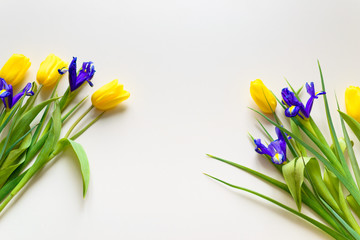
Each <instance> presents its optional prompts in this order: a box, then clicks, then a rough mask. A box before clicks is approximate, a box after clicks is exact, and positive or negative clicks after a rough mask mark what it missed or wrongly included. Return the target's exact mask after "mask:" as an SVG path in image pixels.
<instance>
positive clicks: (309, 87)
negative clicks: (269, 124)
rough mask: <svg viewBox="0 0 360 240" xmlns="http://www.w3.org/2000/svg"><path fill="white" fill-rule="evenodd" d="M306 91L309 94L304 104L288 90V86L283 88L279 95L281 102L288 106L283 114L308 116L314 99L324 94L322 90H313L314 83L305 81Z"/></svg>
mask: <svg viewBox="0 0 360 240" xmlns="http://www.w3.org/2000/svg"><path fill="white" fill-rule="evenodd" d="M306 91H307V93H308V94H309V95H310V97H309V99H308V101H307V102H306V106H304V104H303V103H302V102H300V101H299V99H298V98H297V97H296V96H295V93H293V92H292V91H290V90H289V89H288V88H283V90H282V91H281V95H282V98H283V103H284V104H285V105H286V106H287V107H288V108H287V109H286V110H285V115H286V116H287V117H295V116H296V115H298V116H299V117H301V118H303V119H304V118H305V119H307V118H309V117H310V112H311V109H312V106H313V103H314V100H315V99H317V98H318V96H319V95H322V94H325V92H324V91H320V92H315V87H314V83H313V82H311V83H310V84H309V83H306Z"/></svg>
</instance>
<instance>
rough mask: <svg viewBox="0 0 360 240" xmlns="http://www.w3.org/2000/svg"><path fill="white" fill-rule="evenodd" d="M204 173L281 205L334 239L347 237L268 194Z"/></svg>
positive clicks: (340, 239)
mask: <svg viewBox="0 0 360 240" xmlns="http://www.w3.org/2000/svg"><path fill="white" fill-rule="evenodd" d="M205 175H206V176H208V177H210V178H212V179H214V180H216V181H219V182H221V183H223V184H225V185H227V186H229V187H232V188H236V189H239V190H242V191H245V192H248V193H251V194H254V195H256V196H258V197H260V198H263V199H265V200H267V201H269V202H271V203H274V204H275V205H277V206H279V207H281V208H283V209H285V210H287V211H289V212H291V213H293V214H295V215H297V216H298V217H300V218H302V219H304V220H306V221H308V222H309V223H311V224H313V225H314V226H316V227H318V228H319V229H321V230H323V231H324V232H325V233H327V234H329V235H330V236H332V237H333V238H335V239H339V240H346V239H347V238H346V237H345V236H343V235H342V234H340V233H339V232H337V231H335V230H333V229H331V228H329V227H328V226H326V225H324V224H322V223H320V222H319V221H316V220H315V219H313V218H311V217H309V216H307V215H305V214H302V213H300V212H298V211H296V210H295V209H292V208H290V207H288V206H286V205H284V204H282V203H280V202H278V201H276V200H274V199H272V198H270V197H268V196H265V195H263V194H260V193H258V192H255V191H252V190H250V189H247V188H243V187H239V186H236V185H233V184H230V183H227V182H225V181H223V180H220V179H218V178H216V177H213V176H211V175H208V174H205Z"/></svg>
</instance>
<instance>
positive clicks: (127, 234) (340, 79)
mask: <svg viewBox="0 0 360 240" xmlns="http://www.w3.org/2000/svg"><path fill="white" fill-rule="evenodd" d="M0 18H1V21H0V33H1V34H0V43H1V44H0V65H3V64H4V63H5V61H6V60H7V58H8V57H10V56H11V54H12V53H22V54H25V55H26V56H28V57H29V58H30V59H31V62H32V66H31V68H30V70H29V74H28V78H27V80H28V81H33V80H34V78H35V75H36V71H37V69H38V66H39V64H40V62H41V61H42V60H43V59H44V58H45V57H46V56H47V55H48V54H49V53H55V54H56V55H58V56H60V57H61V58H63V59H64V60H67V61H70V60H71V58H72V56H78V57H79V61H88V60H92V61H94V63H95V66H96V70H97V72H96V75H95V77H94V79H93V82H94V84H95V86H94V88H90V87H85V88H84V90H83V92H82V94H83V95H86V94H91V93H92V92H93V91H94V90H95V89H97V88H99V87H100V86H101V85H103V84H105V83H107V82H109V81H111V80H113V79H115V78H118V79H119V81H120V82H121V83H123V84H125V88H126V89H128V90H129V91H130V92H131V98H130V99H129V100H128V101H126V102H124V104H123V106H122V107H119V108H118V109H117V110H114V111H112V112H108V113H107V114H106V115H105V116H104V117H103V119H102V120H101V121H99V122H98V123H97V124H96V125H94V127H92V128H91V129H90V130H89V131H87V132H86V133H85V134H84V135H83V136H82V137H81V138H79V139H78V141H79V142H80V143H81V144H82V145H83V146H84V147H85V149H86V151H87V154H88V157H89V160H90V164H91V181H90V185H89V191H88V195H87V197H86V198H85V199H83V198H82V183H81V175H80V172H79V167H78V164H77V163H76V161H75V160H74V155H73V154H72V153H71V151H66V152H65V154H63V155H61V156H60V157H59V158H57V160H56V161H55V162H54V163H53V164H51V166H49V167H48V168H46V169H44V170H43V171H42V172H41V173H40V174H39V175H38V176H37V177H36V178H35V179H33V181H31V183H30V184H29V185H28V186H27V187H26V189H25V191H23V192H22V193H21V194H20V195H19V198H16V199H15V201H13V203H12V204H10V205H9V208H7V209H6V210H5V211H4V213H3V214H2V215H1V217H0V236H1V238H4V239H25V238H27V239H130V240H137V239H151V240H152V239H154V240H159V239H207V240H210V239H214V240H217V239H231V240H232V239H265V238H266V239H288V238H289V237H291V239H294V240H295V239H306V238H307V239H327V238H328V237H327V236H326V235H325V234H323V233H321V232H320V231H319V230H317V229H315V228H314V227H313V226H311V225H310V224H308V223H306V222H304V221H302V220H300V219H298V218H297V217H294V216H293V215H290V214H288V213H287V212H285V211H284V210H282V209H279V208H278V207H276V206H274V205H272V204H270V203H268V202H265V201H263V200H261V199H259V198H257V197H254V196H251V195H249V194H247V193H243V192H238V191H234V190H231V189H229V188H227V187H225V186H223V185H221V184H219V183H217V182H215V181H212V180H210V179H209V178H207V177H206V176H204V175H203V174H202V173H203V172H206V173H210V174H212V175H214V176H217V177H219V178H221V179H224V180H226V181H229V182H231V183H234V184H236V185H240V186H244V187H248V188H251V189H255V190H257V191H259V192H261V193H264V194H268V195H270V196H272V197H274V198H275V199H277V200H279V201H281V202H283V203H286V204H289V205H290V206H292V207H294V208H295V205H294V204H293V202H292V200H291V198H290V197H288V196H287V195H285V194H283V193H282V192H280V191H278V190H275V189H274V188H272V187H270V186H269V185H267V184H265V183H263V182H261V181H259V180H257V179H256V178H254V177H252V176H249V175H248V174H246V173H244V172H241V171H240V170H237V169H234V168H232V167H230V166H226V165H225V164H222V163H220V162H217V161H215V160H213V159H209V158H207V157H206V156H205V154H206V153H211V154H213V155H217V156H221V157H223V158H226V159H229V160H232V161H235V162H238V163H241V164H243V165H246V166H249V167H251V168H254V169H256V170H259V171H261V172H265V173H268V174H270V175H272V176H274V177H276V178H278V179H281V176H279V175H278V174H277V173H276V172H275V171H274V170H273V169H272V166H271V165H270V164H268V163H267V162H266V161H265V160H264V159H263V158H261V157H259V156H258V155H257V154H256V153H255V152H254V151H253V145H252V143H251V141H249V138H248V136H247V133H248V132H250V133H252V134H254V136H256V137H261V136H262V135H261V133H260V131H259V129H258V127H257V125H256V122H255V118H258V116H256V115H255V114H253V113H252V112H251V111H250V110H248V109H247V107H248V106H250V107H256V106H255V105H254V104H253V102H252V99H251V97H250V94H249V83H250V81H251V80H254V79H256V78H261V79H262V80H263V81H264V82H265V84H267V85H268V86H269V87H270V88H271V89H272V90H273V91H274V92H276V93H279V92H280V90H281V89H282V87H284V86H285V81H284V77H286V78H287V79H288V80H289V81H291V82H292V83H293V84H294V85H295V86H296V87H300V86H301V85H302V84H303V83H305V82H306V81H314V82H315V85H316V86H317V87H319V74H318V70H317V66H316V60H317V59H319V60H320V61H321V64H322V66H323V70H324V75H325V78H326V81H327V87H328V94H329V98H330V101H331V103H332V106H334V99H335V98H334V91H335V90H336V93H337V95H338V98H339V101H340V105H341V106H343V102H344V100H343V99H344V90H345V88H346V87H347V86H348V85H350V84H353V85H360V47H359V46H360V27H359V26H360V3H359V1H355V0H354V1H329V0H327V1H325V0H324V1H289V0H284V1H278V0H273V1H267V0H263V1H261V0H254V1H244V0H241V1H240V0H218V1H214V0H207V1H206V0H203V1H200V0H179V1H169V0H167V1H166V0H163V1H161V0H153V1H146V0H132V1H129V0H127V1H118V0H113V1H110V0H103V1H94V0H93V1H91V0H88V1H74V0H64V1H45V0H43V1H37V0H33V1H10V0H5V1H4V0H3V1H1V3H0ZM66 81H67V80H66V78H64V79H63V83H62V84H63V86H62V87H63V88H65V87H66V84H67V83H66ZM59 94H61V93H59ZM278 96H279V95H278ZM89 104H90V103H89V102H87V104H86V105H89ZM333 109H334V110H335V108H334V107H333ZM278 110H280V109H278ZM313 112H314V115H315V117H317V119H318V121H323V119H322V118H321V116H322V115H323V108H322V101H317V102H316V103H315V106H314V109H313ZM279 114H281V113H280V112H279ZM334 114H335V111H334ZM93 116H95V113H94V115H91V116H90V117H93ZM88 120H89V119H88ZM323 123H325V122H324V121H323ZM336 123H338V122H337V121H336ZM65 127H69V126H68V125H66V126H65ZM323 127H324V129H325V126H323ZM270 131H271V132H272V133H273V130H272V129H270ZM357 146H358V145H357ZM304 212H305V213H309V211H308V210H307V208H304Z"/></svg>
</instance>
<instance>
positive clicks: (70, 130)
mask: <svg viewBox="0 0 360 240" xmlns="http://www.w3.org/2000/svg"><path fill="white" fill-rule="evenodd" d="M93 108H94V106H93V105H91V106H90V107H89V108H88V109H87V110H86V111H85V112H84V113H83V114H82V115H81V116H80V117H79V118H78V119H77V120H76V121H75V122H74V123H73V125H72V126H71V127H70V128H69V130H68V132H67V133H66V134H65V138H68V137H69V135H70V134H71V132H72V130H74V128H75V127H76V125H78V123H79V122H80V121H81V120H82V119H83V118H84V117H85V116H86V115H87V114H88V113H89V112H90V111H91V109H93Z"/></svg>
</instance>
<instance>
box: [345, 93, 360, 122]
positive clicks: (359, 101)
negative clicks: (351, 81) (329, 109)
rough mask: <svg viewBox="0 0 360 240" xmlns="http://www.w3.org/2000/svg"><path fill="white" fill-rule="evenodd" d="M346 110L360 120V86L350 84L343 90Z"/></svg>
mask: <svg viewBox="0 0 360 240" xmlns="http://www.w3.org/2000/svg"><path fill="white" fill-rule="evenodd" d="M345 106H346V112H347V114H349V115H350V116H351V117H353V118H355V119H356V121H358V122H360V88H359V87H354V86H350V87H348V88H347V89H346V91H345Z"/></svg>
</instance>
